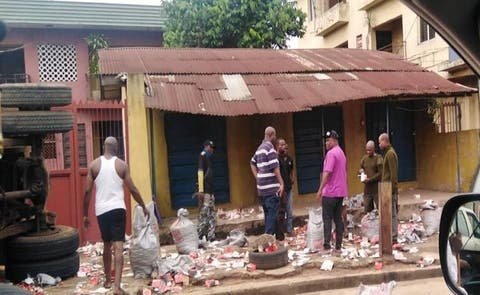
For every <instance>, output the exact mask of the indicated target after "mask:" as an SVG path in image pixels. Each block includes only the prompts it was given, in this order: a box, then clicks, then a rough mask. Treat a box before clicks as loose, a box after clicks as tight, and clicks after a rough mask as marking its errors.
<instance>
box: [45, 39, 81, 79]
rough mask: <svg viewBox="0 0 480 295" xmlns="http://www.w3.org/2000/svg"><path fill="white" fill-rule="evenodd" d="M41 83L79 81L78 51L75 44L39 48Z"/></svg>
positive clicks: (50, 45)
mask: <svg viewBox="0 0 480 295" xmlns="http://www.w3.org/2000/svg"><path fill="white" fill-rule="evenodd" d="M37 53H38V66H39V73H40V81H43V82H72V81H77V49H76V47H75V45H73V44H67V45H61V44H40V45H38V46H37Z"/></svg>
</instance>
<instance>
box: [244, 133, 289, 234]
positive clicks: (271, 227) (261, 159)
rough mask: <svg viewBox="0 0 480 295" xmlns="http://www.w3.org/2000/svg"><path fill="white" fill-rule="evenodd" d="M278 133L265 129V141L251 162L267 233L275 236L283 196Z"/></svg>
mask: <svg viewBox="0 0 480 295" xmlns="http://www.w3.org/2000/svg"><path fill="white" fill-rule="evenodd" d="M275 141H276V131H275V129H274V128H273V127H270V126H269V127H267V128H266V129H265V139H264V140H263V142H262V144H260V146H259V147H258V148H257V151H256V152H255V155H253V157H252V159H251V161H250V167H251V169H252V173H253V176H254V177H255V179H256V180H257V191H258V195H259V196H260V202H261V204H262V207H263V214H264V217H265V233H267V234H271V235H273V234H275V230H276V223H277V217H278V206H279V203H280V197H281V196H282V195H283V180H282V176H281V174H280V167H279V163H278V155H277V151H276V150H275V148H274V144H275Z"/></svg>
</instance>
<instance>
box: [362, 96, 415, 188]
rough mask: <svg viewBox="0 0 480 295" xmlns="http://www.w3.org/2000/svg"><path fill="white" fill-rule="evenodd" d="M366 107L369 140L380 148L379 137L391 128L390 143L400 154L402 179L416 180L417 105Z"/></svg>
mask: <svg viewBox="0 0 480 295" xmlns="http://www.w3.org/2000/svg"><path fill="white" fill-rule="evenodd" d="M365 108H366V109H365V115H366V117H367V138H368V139H371V140H374V141H375V143H376V144H377V149H378V136H379V135H380V134H382V133H384V132H387V129H389V130H390V132H389V135H390V141H391V143H392V145H393V147H394V149H395V151H396V152H397V155H398V180H399V181H413V180H415V179H416V155H415V127H414V110H415V104H414V102H409V101H403V102H388V103H387V102H375V103H367V104H366V105H365ZM387 112H388V116H387ZM387 118H388V126H387ZM387 127H388V128H387ZM379 152H380V151H379Z"/></svg>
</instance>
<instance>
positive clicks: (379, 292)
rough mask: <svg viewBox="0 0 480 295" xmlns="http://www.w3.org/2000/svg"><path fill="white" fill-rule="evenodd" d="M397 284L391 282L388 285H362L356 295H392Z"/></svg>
mask: <svg viewBox="0 0 480 295" xmlns="http://www.w3.org/2000/svg"><path fill="white" fill-rule="evenodd" d="M396 285H397V283H396V282H395V281H390V282H388V283H382V284H380V285H370V286H368V285H364V284H360V286H358V288H357V292H356V293H355V294H356V295H391V294H392V292H393V288H395V286H396Z"/></svg>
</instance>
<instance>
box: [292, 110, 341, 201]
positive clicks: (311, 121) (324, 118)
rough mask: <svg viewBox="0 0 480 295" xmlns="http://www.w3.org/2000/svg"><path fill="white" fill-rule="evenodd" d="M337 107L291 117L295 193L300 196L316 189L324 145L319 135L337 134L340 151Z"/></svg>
mask: <svg viewBox="0 0 480 295" xmlns="http://www.w3.org/2000/svg"><path fill="white" fill-rule="evenodd" d="M342 114H343V113H342V108H341V107H339V106H334V107H322V108H315V109H313V110H312V111H308V112H300V113H295V114H294V116H293V123H294V141H295V158H296V169H297V182H298V191H299V193H300V194H308V193H314V192H316V191H317V190H318V187H319V185H320V173H321V172H322V170H323V159H324V154H325V152H326V151H325V144H324V139H323V134H324V133H325V132H326V131H328V130H332V129H333V130H335V131H337V132H338V133H339V134H340V136H341V138H340V146H342V148H343V143H344V140H343V115H342Z"/></svg>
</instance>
